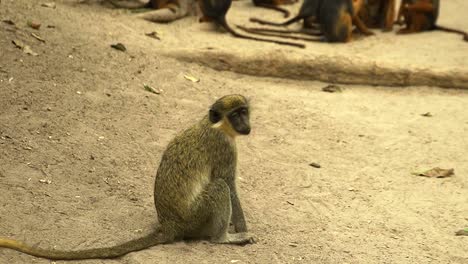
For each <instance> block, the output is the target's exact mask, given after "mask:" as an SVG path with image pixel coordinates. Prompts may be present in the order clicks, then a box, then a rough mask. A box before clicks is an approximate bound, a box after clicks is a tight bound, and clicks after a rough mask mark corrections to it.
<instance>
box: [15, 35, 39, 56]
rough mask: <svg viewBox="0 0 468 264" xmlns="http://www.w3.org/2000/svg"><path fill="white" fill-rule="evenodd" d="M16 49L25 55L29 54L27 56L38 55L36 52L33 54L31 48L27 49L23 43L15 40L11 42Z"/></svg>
mask: <svg viewBox="0 0 468 264" xmlns="http://www.w3.org/2000/svg"><path fill="white" fill-rule="evenodd" d="M11 42H12V43H13V44H14V45H15V46H16V47H17V48H18V49H20V50H22V51H23V52H24V53H26V54H29V55H32V56H37V55H39V54H37V53H36V52H34V51H33V50H32V49H31V47H29V46H28V45H25V44H24V43H23V42H21V41H19V40H17V39H15V40H12V41H11Z"/></svg>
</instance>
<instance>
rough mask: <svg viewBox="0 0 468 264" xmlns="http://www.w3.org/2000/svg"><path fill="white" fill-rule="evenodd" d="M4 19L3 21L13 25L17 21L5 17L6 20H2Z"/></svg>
mask: <svg viewBox="0 0 468 264" xmlns="http://www.w3.org/2000/svg"><path fill="white" fill-rule="evenodd" d="M2 21H3V23H5V24H8V25H12V26H14V25H15V22H13V21H12V20H10V19H5V20H2Z"/></svg>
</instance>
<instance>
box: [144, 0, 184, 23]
mask: <svg viewBox="0 0 468 264" xmlns="http://www.w3.org/2000/svg"><path fill="white" fill-rule="evenodd" d="M189 12H190V10H189V5H188V1H185V0H183V1H180V5H175V4H168V5H167V6H165V7H164V8H161V9H157V10H153V11H149V12H145V13H141V14H138V15H135V16H136V17H138V18H142V19H145V20H148V21H151V22H161V23H167V22H172V21H174V20H177V19H180V18H182V17H185V16H187V15H188V14H189Z"/></svg>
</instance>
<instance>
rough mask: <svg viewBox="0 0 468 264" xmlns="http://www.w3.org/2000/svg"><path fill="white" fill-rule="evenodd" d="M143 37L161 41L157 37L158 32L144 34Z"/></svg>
mask: <svg viewBox="0 0 468 264" xmlns="http://www.w3.org/2000/svg"><path fill="white" fill-rule="evenodd" d="M145 35H146V36H148V37H150V38H154V39H157V40H161V38H160V37H159V35H158V32H156V31H153V32H150V33H145Z"/></svg>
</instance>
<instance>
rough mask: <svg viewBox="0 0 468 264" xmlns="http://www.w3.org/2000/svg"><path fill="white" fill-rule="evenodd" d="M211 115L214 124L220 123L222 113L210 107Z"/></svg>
mask: <svg viewBox="0 0 468 264" xmlns="http://www.w3.org/2000/svg"><path fill="white" fill-rule="evenodd" d="M209 117H210V121H211V123H213V124H215V123H218V122H219V121H221V119H222V116H221V114H220V113H219V112H218V111H216V110H213V109H210V114H209Z"/></svg>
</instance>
